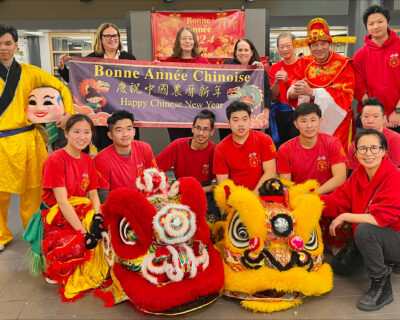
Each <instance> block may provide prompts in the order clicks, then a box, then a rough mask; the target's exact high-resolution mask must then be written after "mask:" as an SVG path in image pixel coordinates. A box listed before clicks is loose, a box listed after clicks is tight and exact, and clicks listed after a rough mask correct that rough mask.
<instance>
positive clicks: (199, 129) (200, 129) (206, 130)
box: [193, 126, 211, 133]
mask: <svg viewBox="0 0 400 320" xmlns="http://www.w3.org/2000/svg"><path fill="white" fill-rule="evenodd" d="M193 130H194V131H197V132H201V131H203V132H204V133H207V132H210V131H211V128H208V127H204V128H202V127H199V126H195V127H193Z"/></svg>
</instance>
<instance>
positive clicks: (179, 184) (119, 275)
mask: <svg viewBox="0 0 400 320" xmlns="http://www.w3.org/2000/svg"><path fill="white" fill-rule="evenodd" d="M137 185H138V188H139V190H141V192H140V191H137V190H132V189H127V188H121V189H115V190H113V191H111V192H110V194H109V196H108V198H107V201H106V203H105V205H104V207H103V214H104V217H105V218H104V219H105V220H104V224H105V226H106V228H108V234H109V237H110V239H109V246H108V247H107V248H105V251H106V253H107V259H108V261H109V263H110V265H111V270H110V274H111V281H109V283H108V287H107V288H105V289H102V290H100V289H99V290H97V292H96V295H98V296H100V297H101V298H102V299H103V300H104V301H105V302H106V306H112V305H114V304H116V303H119V302H121V301H124V300H130V301H131V302H132V303H133V305H134V308H135V309H136V310H138V311H141V312H145V313H152V314H164V315H165V314H168V315H177V314H181V313H185V312H189V311H192V310H195V309H198V308H200V307H202V306H205V305H208V304H209V303H211V302H213V301H215V300H216V299H217V298H218V297H219V295H220V293H219V291H220V290H221V289H222V287H223V284H224V276H223V267H222V261H221V258H220V256H219V254H218V252H217V251H216V250H215V249H214V247H213V245H212V243H211V240H210V231H209V229H208V226H207V224H206V220H205V213H206V206H207V202H206V198H205V195H204V192H203V190H202V188H201V185H200V184H199V183H198V182H197V181H196V180H195V179H194V178H190V177H186V178H181V179H179V180H178V181H176V182H175V183H174V184H173V185H172V186H171V187H169V185H168V184H167V182H166V177H165V175H164V174H163V173H162V172H159V171H158V170H157V169H146V170H145V171H144V174H143V176H142V177H141V178H138V182H137Z"/></svg>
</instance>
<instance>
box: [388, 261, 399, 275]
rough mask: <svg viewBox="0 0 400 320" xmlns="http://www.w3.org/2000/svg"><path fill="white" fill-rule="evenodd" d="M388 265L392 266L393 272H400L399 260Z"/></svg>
mask: <svg viewBox="0 0 400 320" xmlns="http://www.w3.org/2000/svg"><path fill="white" fill-rule="evenodd" d="M388 266H389V267H391V268H392V271H393V273H397V274H400V263H399V262H389V263H388Z"/></svg>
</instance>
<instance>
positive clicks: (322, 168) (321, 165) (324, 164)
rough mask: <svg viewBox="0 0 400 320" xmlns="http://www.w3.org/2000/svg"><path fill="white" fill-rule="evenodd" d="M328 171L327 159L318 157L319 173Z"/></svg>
mask: <svg viewBox="0 0 400 320" xmlns="http://www.w3.org/2000/svg"><path fill="white" fill-rule="evenodd" d="M326 169H328V161H326V157H325V156H322V157H318V158H317V170H318V171H325V170H326Z"/></svg>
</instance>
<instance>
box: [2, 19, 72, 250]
mask: <svg viewBox="0 0 400 320" xmlns="http://www.w3.org/2000/svg"><path fill="white" fill-rule="evenodd" d="M17 41H18V34H17V30H16V29H15V28H14V27H11V26H7V25H0V172H1V174H0V251H3V250H4V245H5V244H7V243H8V242H10V241H11V239H12V233H11V231H10V229H9V228H8V227H7V213H8V206H9V204H10V199H11V193H16V194H20V215H21V220H22V225H23V227H24V228H25V227H26V226H27V224H28V222H29V220H30V218H31V216H32V215H33V214H34V213H35V212H36V210H37V208H38V207H39V205H40V202H41V198H40V195H41V192H42V189H41V182H42V166H43V163H44V161H45V159H46V157H47V150H46V146H45V144H44V142H43V139H42V137H41V135H40V133H39V132H38V131H37V129H35V126H34V125H33V124H32V123H31V122H29V120H28V118H27V115H26V113H25V107H26V106H27V105H28V99H29V94H30V92H31V91H32V89H34V88H37V87H43V86H48V87H53V88H55V89H57V90H58V91H60V93H61V96H62V98H63V102H64V106H65V114H64V116H62V117H61V118H60V120H59V121H58V122H57V126H59V127H63V126H65V123H66V121H67V120H68V118H69V116H70V115H71V114H73V113H74V109H73V103H72V97H71V94H70V92H69V90H68V88H67V87H66V86H64V85H63V84H62V83H61V82H60V81H59V80H57V79H56V78H54V77H53V76H51V75H50V74H48V73H47V72H45V71H43V70H41V69H40V68H37V67H35V66H32V65H28V64H24V63H18V62H17V61H16V60H15V59H14V52H15V50H17V48H18V42H17Z"/></svg>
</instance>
